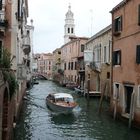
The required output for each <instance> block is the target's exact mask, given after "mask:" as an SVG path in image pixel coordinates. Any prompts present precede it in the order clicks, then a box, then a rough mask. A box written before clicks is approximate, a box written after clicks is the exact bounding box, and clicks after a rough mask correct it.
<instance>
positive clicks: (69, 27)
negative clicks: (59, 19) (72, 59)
mask: <svg viewBox="0 0 140 140" xmlns="http://www.w3.org/2000/svg"><path fill="white" fill-rule="evenodd" d="M73 17H74V14H73V13H72V11H71V5H69V7H68V12H67V13H66V18H65V26H64V43H67V42H69V41H70V39H69V37H70V36H75V25H74V18H73Z"/></svg>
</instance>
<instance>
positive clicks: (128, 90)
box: [124, 86, 133, 114]
mask: <svg viewBox="0 0 140 140" xmlns="http://www.w3.org/2000/svg"><path fill="white" fill-rule="evenodd" d="M124 87H125V113H128V114H130V106H131V97H132V93H133V86H124Z"/></svg>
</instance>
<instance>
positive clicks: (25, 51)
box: [22, 36, 31, 54]
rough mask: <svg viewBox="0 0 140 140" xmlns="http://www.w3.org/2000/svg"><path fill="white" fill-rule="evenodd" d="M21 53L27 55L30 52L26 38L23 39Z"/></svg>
mask: <svg viewBox="0 0 140 140" xmlns="http://www.w3.org/2000/svg"><path fill="white" fill-rule="evenodd" d="M22 46H23V52H24V53H25V54H29V53H30V51H31V46H30V37H29V36H26V37H24V38H23V45H22Z"/></svg>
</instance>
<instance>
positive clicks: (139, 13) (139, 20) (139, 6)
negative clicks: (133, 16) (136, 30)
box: [138, 4, 140, 26]
mask: <svg viewBox="0 0 140 140" xmlns="http://www.w3.org/2000/svg"><path fill="white" fill-rule="evenodd" d="M138 25H139V26H140V4H139V5H138Z"/></svg>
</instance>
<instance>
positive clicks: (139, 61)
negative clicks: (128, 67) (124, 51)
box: [136, 45, 140, 64]
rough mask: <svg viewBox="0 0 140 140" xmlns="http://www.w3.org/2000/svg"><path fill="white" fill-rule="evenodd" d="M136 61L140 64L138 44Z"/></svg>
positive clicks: (139, 47) (139, 46) (138, 46)
mask: <svg viewBox="0 0 140 140" xmlns="http://www.w3.org/2000/svg"><path fill="white" fill-rule="evenodd" d="M136 63H137V64H140V45H137V48H136Z"/></svg>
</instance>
